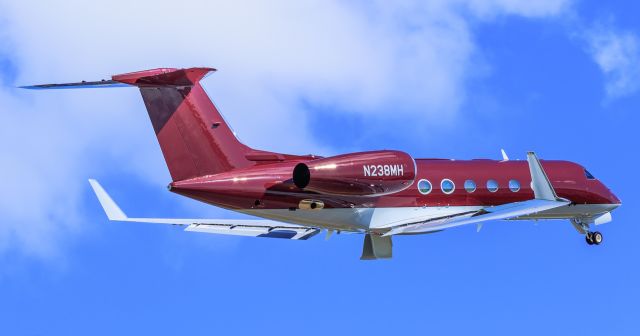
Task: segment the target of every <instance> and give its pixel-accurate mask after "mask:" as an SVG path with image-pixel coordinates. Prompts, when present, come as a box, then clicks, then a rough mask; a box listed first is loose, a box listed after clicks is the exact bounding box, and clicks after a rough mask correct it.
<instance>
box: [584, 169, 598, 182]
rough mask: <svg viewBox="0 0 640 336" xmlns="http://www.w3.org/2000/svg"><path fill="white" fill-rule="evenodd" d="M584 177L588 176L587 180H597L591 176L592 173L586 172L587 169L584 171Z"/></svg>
mask: <svg viewBox="0 0 640 336" xmlns="http://www.w3.org/2000/svg"><path fill="white" fill-rule="evenodd" d="M584 176H586V177H587V180H595V179H596V178H595V177H594V176H593V175H591V173H590V172H589V171H588V170H586V169H585V170H584Z"/></svg>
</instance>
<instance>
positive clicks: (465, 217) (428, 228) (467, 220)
mask: <svg viewBox="0 0 640 336" xmlns="http://www.w3.org/2000/svg"><path fill="white" fill-rule="evenodd" d="M569 203H570V202H567V201H549V200H537V199H533V200H529V201H523V202H515V203H507V204H503V205H498V206H494V207H486V208H483V209H482V210H479V211H475V212H470V213H464V214H460V215H455V216H449V217H444V218H437V219H433V220H430V221H426V222H422V223H414V224H407V225H404V226H398V227H395V228H393V229H391V230H390V231H389V232H387V233H385V234H384V235H385V236H389V235H395V234H409V233H427V232H432V231H440V230H444V229H447V228H450V227H454V226H460V225H466V224H473V223H481V222H485V221H490V220H499V219H513V218H517V217H520V216H525V215H530V214H534V213H537V212H541V211H545V210H549V209H553V208H557V207H561V206H565V205H567V204H569Z"/></svg>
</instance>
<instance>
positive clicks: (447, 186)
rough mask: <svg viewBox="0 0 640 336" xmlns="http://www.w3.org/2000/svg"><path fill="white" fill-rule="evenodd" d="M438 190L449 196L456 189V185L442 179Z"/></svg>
mask: <svg viewBox="0 0 640 336" xmlns="http://www.w3.org/2000/svg"><path fill="white" fill-rule="evenodd" d="M440 188H441V189H442V192H443V193H445V194H451V193H452V192H453V191H454V190H455V189H456V185H455V184H453V181H451V180H449V179H444V180H442V182H440Z"/></svg>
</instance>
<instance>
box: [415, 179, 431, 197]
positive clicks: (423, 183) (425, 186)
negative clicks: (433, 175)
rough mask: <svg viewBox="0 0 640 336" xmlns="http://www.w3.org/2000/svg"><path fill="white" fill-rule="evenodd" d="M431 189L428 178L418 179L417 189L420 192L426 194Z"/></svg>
mask: <svg viewBox="0 0 640 336" xmlns="http://www.w3.org/2000/svg"><path fill="white" fill-rule="evenodd" d="M431 189H432V187H431V182H429V181H428V180H420V181H418V191H419V192H420V193H421V194H423V195H426V194H428V193H430V192H431Z"/></svg>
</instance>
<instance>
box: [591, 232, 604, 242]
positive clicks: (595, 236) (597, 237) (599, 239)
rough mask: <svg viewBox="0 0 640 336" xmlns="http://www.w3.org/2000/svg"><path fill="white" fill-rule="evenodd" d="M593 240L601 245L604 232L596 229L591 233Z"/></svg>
mask: <svg viewBox="0 0 640 336" xmlns="http://www.w3.org/2000/svg"><path fill="white" fill-rule="evenodd" d="M591 240H592V241H593V243H594V244H596V245H600V244H602V233H600V232H598V231H596V232H593V233H592V234H591Z"/></svg>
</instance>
